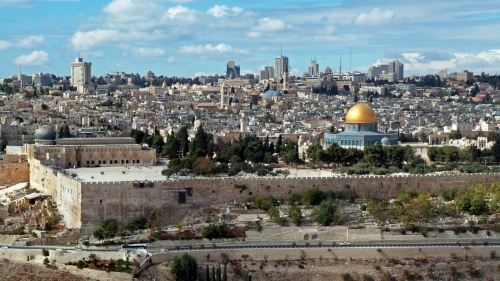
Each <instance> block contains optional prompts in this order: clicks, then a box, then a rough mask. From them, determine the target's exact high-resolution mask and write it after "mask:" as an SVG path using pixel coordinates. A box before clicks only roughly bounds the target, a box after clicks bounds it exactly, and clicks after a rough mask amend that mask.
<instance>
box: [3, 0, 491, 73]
mask: <svg viewBox="0 0 500 281" xmlns="http://www.w3.org/2000/svg"><path fill="white" fill-rule="evenodd" d="M411 2H413V1H393V0H390V1H378V0H377V1H370V2H369V3H366V2H363V1H362V2H359V1H311V2H300V1H283V0H279V1H190V0H174V1H161V0H147V1H140V2H139V1H132V0H113V1H77V0H39V1H27V0H17V1H13V0H0V10H1V11H2V14H3V18H2V19H1V21H2V22H3V25H2V26H3V27H4V28H2V29H1V30H2V31H1V32H0V38H1V39H0V54H1V59H0V63H1V64H2V67H1V68H0V77H9V76H10V75H13V74H17V73H19V65H22V72H23V74H28V75H29V74H32V73H38V72H48V73H53V74H56V75H60V76H70V75H71V73H70V71H71V70H70V66H69V64H70V63H71V62H73V61H74V60H75V58H78V57H82V58H83V59H84V60H85V61H88V62H92V74H93V75H95V76H100V75H102V74H104V73H112V72H113V71H124V72H127V73H139V74H141V76H142V75H145V74H146V73H147V72H148V71H149V70H151V71H153V72H154V73H155V74H157V75H165V76H184V77H195V76H198V75H210V74H216V73H217V74H224V73H225V72H226V64H227V62H228V61H235V62H236V64H237V65H240V66H241V70H240V71H241V75H244V74H246V73H253V74H260V71H261V70H263V69H264V67H265V66H271V65H274V60H275V58H276V57H278V56H280V55H281V46H283V51H282V54H283V56H287V57H288V58H289V67H290V70H289V72H290V75H299V76H300V75H302V74H303V73H305V72H308V67H309V65H310V61H311V60H312V59H313V58H316V61H317V63H318V64H319V71H321V72H322V71H324V69H325V68H326V67H327V66H328V67H330V68H331V69H332V70H333V71H338V69H339V63H340V57H341V56H342V70H343V71H349V70H357V71H361V72H367V70H368V68H369V67H370V66H372V65H378V64H382V63H387V62H389V61H393V60H395V59H397V60H399V61H400V62H401V63H404V65H405V70H404V71H405V76H410V75H415V74H419V75H424V74H437V73H438V70H439V69H444V68H446V69H448V72H455V71H462V70H464V69H467V70H469V71H472V72H474V73H475V74H479V73H480V72H482V71H484V72H485V73H489V74H498V73H499V71H498V69H499V68H498V65H499V63H500V47H499V46H498V42H500V35H499V34H498V33H496V32H494V30H498V29H499V28H500V3H498V2H497V1H494V0H487V1H481V2H477V3H476V2H470V1H462V0H458V1H454V2H453V4H449V3H436V2H431V1H430V0H424V1H420V2H418V3H411ZM350 54H352V55H350Z"/></svg>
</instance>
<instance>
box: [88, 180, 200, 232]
mask: <svg viewBox="0 0 500 281" xmlns="http://www.w3.org/2000/svg"><path fill="white" fill-rule="evenodd" d="M141 184H142V185H147V186H142V185H141ZM81 190H82V195H81V210H82V218H81V221H82V233H86V234H90V233H92V232H93V231H94V230H96V229H98V228H99V227H100V225H101V222H102V221H104V220H105V219H108V218H114V219H117V220H119V221H122V222H130V221H132V220H134V219H136V218H139V217H145V218H148V219H149V218H150V217H151V214H152V213H153V212H155V211H159V212H160V213H161V214H163V216H162V217H163V219H164V220H165V221H166V222H169V223H176V222H180V221H181V220H182V219H183V218H184V216H185V215H186V214H187V213H188V212H190V211H192V210H195V209H197V208H199V207H202V205H199V204H207V202H205V201H204V200H198V201H199V202H198V203H197V204H194V202H193V198H194V197H193V196H190V195H189V194H188V192H186V190H185V189H178V188H177V187H176V186H164V185H163V182H161V181H149V182H148V183H147V184H146V183H138V182H96V183H82V188H81ZM179 193H182V194H183V195H179ZM179 197H182V198H183V199H184V200H183V202H185V203H182V204H179V203H178V202H179Z"/></svg>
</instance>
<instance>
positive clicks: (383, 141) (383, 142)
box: [380, 137, 391, 146]
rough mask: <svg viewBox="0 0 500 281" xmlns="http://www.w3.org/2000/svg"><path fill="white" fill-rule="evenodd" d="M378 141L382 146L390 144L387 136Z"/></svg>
mask: <svg viewBox="0 0 500 281" xmlns="http://www.w3.org/2000/svg"><path fill="white" fill-rule="evenodd" d="M380 142H381V143H382V145H383V146H389V145H391V141H390V140H389V138H388V137H383V138H382V139H381V140H380Z"/></svg>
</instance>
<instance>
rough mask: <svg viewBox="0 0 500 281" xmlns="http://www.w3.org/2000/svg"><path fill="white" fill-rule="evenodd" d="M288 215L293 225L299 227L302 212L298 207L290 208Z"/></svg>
mask: <svg viewBox="0 0 500 281" xmlns="http://www.w3.org/2000/svg"><path fill="white" fill-rule="evenodd" d="M288 215H289V217H290V220H291V221H292V223H293V224H294V225H297V226H299V225H300V224H301V223H302V212H301V211H300V207H299V206H290V210H289V212H288Z"/></svg>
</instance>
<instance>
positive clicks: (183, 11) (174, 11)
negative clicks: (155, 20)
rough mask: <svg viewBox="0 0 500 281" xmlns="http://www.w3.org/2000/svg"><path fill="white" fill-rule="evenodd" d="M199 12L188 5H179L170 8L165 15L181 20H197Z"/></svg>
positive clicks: (171, 18) (165, 16)
mask: <svg viewBox="0 0 500 281" xmlns="http://www.w3.org/2000/svg"><path fill="white" fill-rule="evenodd" d="M196 14H197V12H196V11H195V10H191V9H189V8H188V7H184V6H181V5H177V6H175V7H171V8H169V9H168V10H167V11H166V12H165V13H164V14H163V17H164V18H166V19H170V20H174V19H175V20H181V21H194V20H196Z"/></svg>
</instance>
